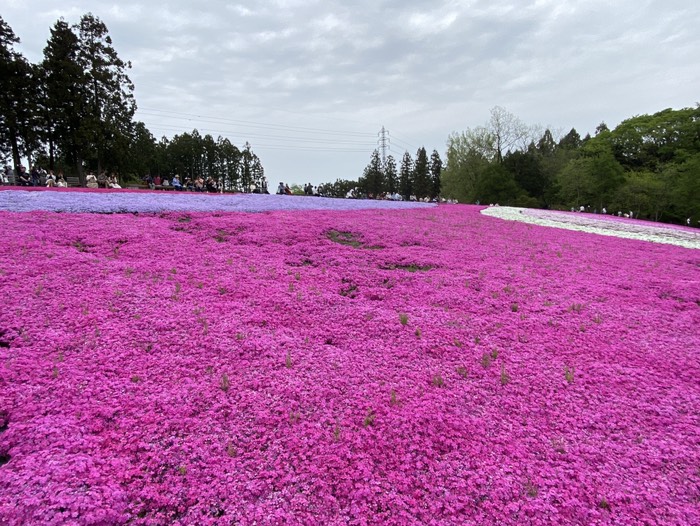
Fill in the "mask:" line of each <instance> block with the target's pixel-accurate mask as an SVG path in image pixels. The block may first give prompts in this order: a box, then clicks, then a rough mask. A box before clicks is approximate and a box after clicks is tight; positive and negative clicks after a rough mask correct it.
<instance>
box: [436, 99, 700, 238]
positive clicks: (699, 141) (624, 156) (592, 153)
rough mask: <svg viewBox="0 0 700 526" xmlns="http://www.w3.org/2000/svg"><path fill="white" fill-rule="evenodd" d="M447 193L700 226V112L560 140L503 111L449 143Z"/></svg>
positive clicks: (635, 120) (668, 114)
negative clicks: (697, 224)
mask: <svg viewBox="0 0 700 526" xmlns="http://www.w3.org/2000/svg"><path fill="white" fill-rule="evenodd" d="M442 193H443V195H444V196H445V197H452V198H456V199H458V200H459V201H460V202H465V203H475V202H480V203H482V204H489V203H499V204H501V205H515V206H525V207H538V208H554V209H570V208H576V209H578V208H579V207H580V206H584V207H586V209H590V210H591V211H594V210H597V211H601V210H602V209H603V208H606V209H607V211H608V213H611V212H612V213H615V212H617V211H618V210H619V211H624V212H628V211H632V212H633V213H634V216H635V217H640V218H645V219H653V220H655V221H666V222H676V223H685V222H686V221H687V219H688V218H692V219H693V221H692V222H693V224H696V221H697V220H698V219H700V105H698V106H696V107H695V108H683V109H680V110H673V109H666V110H663V111H660V112H658V113H655V114H653V115H640V116H636V117H632V118H630V119H627V120H625V121H623V122H621V123H620V124H619V125H618V126H617V127H616V128H615V129H613V130H610V129H608V127H607V126H606V125H605V124H604V123H601V124H600V125H599V126H598V127H597V128H596V131H595V135H594V136H593V137H591V136H590V135H586V136H585V137H583V138H581V137H580V135H579V134H578V133H577V132H576V130H575V129H572V130H571V131H569V132H568V133H567V134H566V135H564V136H562V137H560V138H558V140H557V139H556V138H555V137H554V135H553V133H552V132H551V131H550V130H545V131H544V132H540V131H539V130H538V128H537V127H531V126H526V125H525V124H524V123H523V122H522V121H521V120H520V119H518V118H517V117H516V116H514V115H513V114H511V113H509V112H507V111H506V110H504V109H503V108H500V107H495V108H493V109H492V110H491V118H490V120H489V122H488V123H487V124H485V125H483V126H478V127H475V128H472V129H467V130H465V131H463V132H455V133H452V134H451V135H450V136H449V138H448V141H447V159H446V168H445V170H444V173H443V176H442Z"/></svg>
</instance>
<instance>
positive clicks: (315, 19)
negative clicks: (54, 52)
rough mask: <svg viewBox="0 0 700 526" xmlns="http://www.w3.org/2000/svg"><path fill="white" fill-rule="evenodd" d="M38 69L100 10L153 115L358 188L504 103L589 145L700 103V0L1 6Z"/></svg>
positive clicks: (274, 165)
mask: <svg viewBox="0 0 700 526" xmlns="http://www.w3.org/2000/svg"><path fill="white" fill-rule="evenodd" d="M0 7H1V8H0V15H2V17H3V18H4V19H5V21H6V22H7V23H9V24H10V26H11V27H12V29H13V30H14V32H15V33H16V34H17V36H19V37H20V38H21V40H22V43H21V45H20V46H19V48H18V49H19V50H20V51H22V53H23V54H24V55H25V56H26V57H27V58H28V59H29V60H31V61H33V62H37V61H39V60H41V58H42V52H43V48H44V46H45V45H46V41H47V39H48V37H49V29H50V28H51V27H52V26H53V24H54V23H55V22H56V20H57V19H59V18H60V17H63V18H65V20H66V21H67V22H69V23H71V24H73V23H76V22H77V21H78V20H79V18H80V16H81V15H82V14H84V13H86V12H92V13H93V14H94V15H96V16H98V17H99V18H100V19H102V21H103V22H105V24H106V25H107V28H108V29H109V33H110V35H111V37H112V39H113V41H114V46H115V48H116V50H117V52H118V54H119V56H120V58H122V59H123V60H125V61H131V63H132V66H133V68H132V69H131V70H130V73H129V75H130V77H131V80H132V81H133V82H134V84H135V86H136V91H135V95H136V101H137V104H138V106H139V110H138V112H137V116H136V117H137V119H138V120H141V121H143V122H145V123H146V125H147V127H148V128H149V130H151V132H152V133H153V134H154V135H155V136H156V137H158V138H159V137H161V136H163V135H167V136H169V137H170V136H172V135H174V134H176V133H181V132H184V131H192V129H193V128H197V129H198V130H199V131H200V132H201V133H202V134H206V133H210V134H211V135H213V136H214V137H215V138H216V137H217V136H218V135H223V136H226V137H228V138H229V139H231V140H232V142H234V144H236V145H238V146H242V145H243V144H244V143H245V141H246V140H247V141H249V142H250V143H251V145H252V147H253V151H255V153H257V154H258V156H259V157H260V158H261V160H262V163H263V167H264V168H265V172H266V175H267V177H268V179H269V180H270V183H271V188H272V187H274V186H276V184H277V183H278V182H279V181H284V182H287V183H289V184H292V183H306V182H312V183H314V184H318V183H321V182H325V181H334V180H335V179H337V178H342V179H357V178H358V177H359V176H360V175H361V174H362V170H363V168H364V167H365V166H366V165H367V163H368V162H369V158H370V155H371V153H372V150H373V149H374V148H376V146H377V138H378V137H377V134H378V132H379V130H380V129H381V127H382V126H385V127H386V129H387V130H388V131H389V137H390V141H391V146H390V152H388V153H392V154H393V155H394V156H395V157H396V158H397V160H400V158H401V156H402V155H403V153H404V151H405V150H408V151H409V152H410V153H411V155H412V156H414V157H415V152H416V150H417V148H418V147H420V146H425V147H426V149H428V152H429V153H430V151H432V150H433V149H437V150H438V152H439V153H440V155H441V156H442V157H443V159H444V153H445V143H446V140H447V137H448V135H449V134H450V133H451V132H453V131H462V130H465V129H466V128H472V127H475V126H479V125H482V124H485V123H486V121H487V120H488V118H489V110H490V109H491V108H492V107H494V106H496V105H499V106H502V107H504V108H506V109H507V110H508V111H510V112H511V113H513V114H515V115H516V116H518V117H519V118H520V119H522V120H523V121H524V122H525V123H527V124H531V125H537V124H539V125H541V126H549V127H551V128H552V129H553V130H555V131H558V132H559V133H561V132H564V133H565V132H567V131H568V130H569V129H571V128H572V127H574V128H576V130H577V131H578V132H579V133H580V134H581V135H582V136H583V135H585V134H586V133H593V132H594V130H595V127H596V125H598V124H599V123H600V122H601V121H605V122H606V123H607V124H608V125H609V127H610V128H613V127H614V126H616V125H617V124H618V123H619V122H620V121H621V120H623V119H626V118H629V117H632V116H634V115H639V114H645V113H654V112H656V111H660V110H662V109H664V108H669V107H672V108H682V107H689V106H695V104H696V103H697V102H698V101H700V94H699V93H698V86H700V67H698V57H700V36H699V35H700V31H698V28H699V27H700V2H698V1H697V0H663V1H662V0H659V1H652V0H605V1H602V0H583V1H578V0H537V1H532V2H528V1H525V0H518V1H515V0H514V1H504V0H472V1H468V0H463V1H459V0H455V1H441V0H432V1H423V2H421V1H417V0H389V1H381V0H375V1H365V0H359V1H354V2H352V1H339V0H323V1H302V0H259V1H257V2H241V3H238V4H236V3H235V2H226V1H218V0H209V1H208V2H191V1H184V0H181V1H170V2H165V1H157V0H152V1H149V2H145V1H144V2H132V1H129V0H123V1H120V2H107V1H102V0H91V1H89V2H88V1H84V0H73V1H64V0H39V1H35V0H0Z"/></svg>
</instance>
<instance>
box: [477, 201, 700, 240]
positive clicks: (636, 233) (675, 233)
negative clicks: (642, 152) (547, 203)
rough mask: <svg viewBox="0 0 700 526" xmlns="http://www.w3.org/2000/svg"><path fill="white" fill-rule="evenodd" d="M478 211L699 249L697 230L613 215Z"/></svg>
mask: <svg viewBox="0 0 700 526" xmlns="http://www.w3.org/2000/svg"><path fill="white" fill-rule="evenodd" d="M481 213H482V214H484V215H487V216H490V217H497V218H499V219H506V220H509V221H521V222H523V223H530V224H533V225H539V226H548V227H554V228H564V229H566V230H578V231H580V232H589V233H591V234H600V235H602V236H615V237H622V238H627V239H638V240H641V241H651V242H654V243H665V244H668V245H677V246H680V247H685V248H694V249H700V231H695V230H691V229H687V228H683V227H676V226H675V225H663V224H660V223H651V222H650V223H649V224H644V223H642V222H638V221H624V220H621V219H620V220H618V219H617V218H615V217H614V216H600V218H596V217H592V216H591V215H589V214H578V213H569V212H556V211H551V210H533V209H529V208H515V207H510V206H492V207H489V208H485V209H484V210H482V211H481Z"/></svg>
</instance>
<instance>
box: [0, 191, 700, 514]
mask: <svg viewBox="0 0 700 526" xmlns="http://www.w3.org/2000/svg"><path fill="white" fill-rule="evenodd" d="M0 193H1V192H0ZM0 221H2V225H3V238H2V243H1V244H0V298H2V308H0V524H8V525H20V524H32V525H33V524H41V525H59V524H81V525H83V524H85V525H87V524H89V525H105V524H134V525H161V524H162V525H165V524H180V525H185V524H193V525H194V524H197V525H199V524H203V525H207V524H221V525H230V524H239V525H253V524H257V525H273V524H274V525H278V524H279V525H282V524H303V525H309V524H319V525H341V524H342V525H346V524H351V525H369V524H389V525H422V524H433V525H455V526H456V525H524V524H526V525H608V524H610V525H613V524H615V525H633V526H634V525H639V526H642V525H691V524H700V511H699V510H700V506H699V503H700V429H699V421H698V415H699V414H700V382H699V381H698V379H699V378H700V350H699V349H700V331H698V327H700V251H697V250H691V249H687V248H681V247H675V246H669V245H658V244H653V243H646V242H642V241H634V240H625V239H616V238H612V237H603V236H596V235H590V234H586V233H581V232H573V231H565V230H557V229H552V228H541V227H537V226H533V225H528V224H523V223H517V222H511V221H502V220H498V219H494V218H490V217H485V216H483V215H481V214H480V213H479V208H477V207H468V206H461V205H459V206H457V205H455V206H439V207H434V208H429V209H413V210H366V211H277V212H269V213H262V214H261V213H257V214H248V213H211V212H190V213H180V212H178V213H164V214H160V215H152V214H138V215H133V214H112V215H104V214H59V213H53V212H42V211H39V212H28V213H14V212H0Z"/></svg>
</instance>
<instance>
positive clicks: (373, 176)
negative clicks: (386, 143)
mask: <svg viewBox="0 0 700 526" xmlns="http://www.w3.org/2000/svg"><path fill="white" fill-rule="evenodd" d="M358 186H359V187H360V189H361V190H362V191H363V193H365V194H366V195H367V196H368V197H372V198H376V197H377V196H379V195H380V194H382V193H383V192H385V191H386V187H387V185H386V181H385V180H384V170H383V169H382V160H381V159H380V158H379V150H374V152H372V157H371V159H370V161H369V164H368V165H367V166H366V167H365V171H364V173H363V174H362V177H361V178H360V180H359V182H358Z"/></svg>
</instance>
